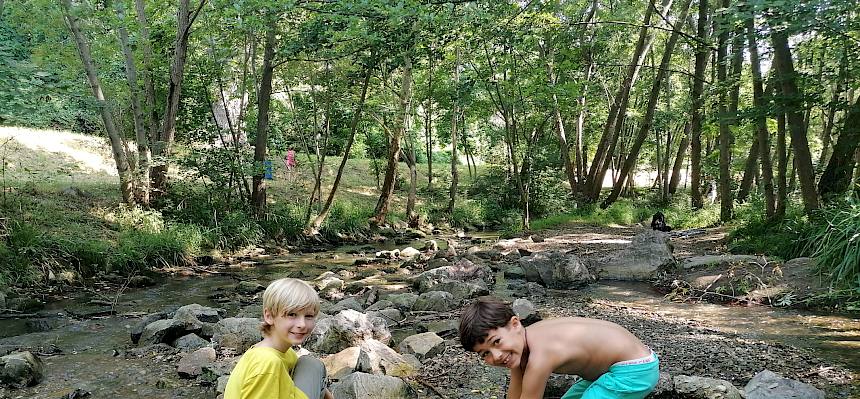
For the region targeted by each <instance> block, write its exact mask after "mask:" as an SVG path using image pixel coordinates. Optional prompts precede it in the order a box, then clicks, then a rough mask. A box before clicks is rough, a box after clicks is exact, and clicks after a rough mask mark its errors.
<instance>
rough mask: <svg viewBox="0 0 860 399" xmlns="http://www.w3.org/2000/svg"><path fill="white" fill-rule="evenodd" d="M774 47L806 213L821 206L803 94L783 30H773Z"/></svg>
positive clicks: (786, 36)
mask: <svg viewBox="0 0 860 399" xmlns="http://www.w3.org/2000/svg"><path fill="white" fill-rule="evenodd" d="M771 40H772V41H773V49H774V56H773V58H774V64H775V65H776V71H777V74H778V75H779V80H780V81H781V83H782V92H783V95H784V98H785V103H786V104H785V105H786V113H787V114H788V128H789V131H790V132H791V147H792V149H793V150H794V159H795V164H796V165H797V171H798V174H799V175H798V177H799V178H800V190H801V192H802V196H803V208H804V209H805V210H806V212H811V211H813V210H815V209H818V207H819V204H818V193H817V192H816V188H815V171H814V170H813V169H812V155H811V154H810V152H809V143H808V141H807V140H806V130H805V129H804V121H803V114H802V109H803V107H802V104H801V101H802V100H801V93H800V92H799V90H798V88H797V85H796V83H795V80H794V79H795V72H794V62H793V60H792V59H791V50H790V49H789V48H788V35H787V33H786V32H784V31H776V30H773V29H772V30H771Z"/></svg>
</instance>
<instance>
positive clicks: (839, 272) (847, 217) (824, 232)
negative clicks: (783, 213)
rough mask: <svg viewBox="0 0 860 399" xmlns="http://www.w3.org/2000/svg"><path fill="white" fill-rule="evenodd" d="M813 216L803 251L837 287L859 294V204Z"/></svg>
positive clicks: (855, 201)
mask: <svg viewBox="0 0 860 399" xmlns="http://www.w3.org/2000/svg"><path fill="white" fill-rule="evenodd" d="M816 216H817V218H816V219H815V223H814V224H813V227H812V228H811V229H810V232H809V235H808V239H807V245H806V247H805V249H806V250H807V252H810V253H811V254H812V256H814V257H815V258H816V259H817V262H818V266H819V268H820V270H821V272H822V273H823V274H825V275H827V276H829V277H830V280H831V281H832V282H833V284H834V285H835V286H836V287H837V288H841V289H851V290H855V293H854V294H855V295H860V201H857V200H851V201H849V202H847V203H843V204H838V205H836V206H832V207H828V208H823V209H821V210H820V211H819V213H818V215H816Z"/></svg>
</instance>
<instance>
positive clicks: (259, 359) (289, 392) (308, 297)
mask: <svg viewBox="0 0 860 399" xmlns="http://www.w3.org/2000/svg"><path fill="white" fill-rule="evenodd" d="M319 308H320V299H319V296H318V295H317V293H316V291H314V289H313V288H311V286H310V285H308V284H307V283H305V282H304V281H301V280H297V279H293V278H283V279H280V280H275V281H273V282H272V283H271V284H269V287H268V288H266V292H264V293H263V322H262V323H261V325H260V330H261V331H262V333H263V340H262V341H260V342H259V343H258V344H256V345H254V346H253V347H251V349H248V350H247V351H246V352H245V354H244V355H242V358H241V359H240V360H239V363H237V364H236V367H235V368H234V369H233V372H232V373H230V379H229V380H228V382H227V387H226V389H225V391H224V399H320V398H325V399H332V395H331V393H330V392H329V391H328V389H326V388H325V377H326V371H325V366H324V365H323V364H322V362H320V361H319V360H318V359H315V358H313V357H311V356H302V357H298V356H297V354H296V352H295V351H294V350H293V348H292V347H293V346H296V345H299V344H301V343H302V342H304V340H305V338H307V337H308V335H309V334H310V333H311V331H312V330H313V329H314V326H315V325H316V317H317V314H318V313H319Z"/></svg>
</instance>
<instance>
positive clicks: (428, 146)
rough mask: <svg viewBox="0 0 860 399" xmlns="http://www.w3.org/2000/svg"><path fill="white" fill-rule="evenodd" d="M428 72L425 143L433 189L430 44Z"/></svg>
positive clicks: (428, 170) (428, 186)
mask: <svg viewBox="0 0 860 399" xmlns="http://www.w3.org/2000/svg"><path fill="white" fill-rule="evenodd" d="M428 58H429V60H428V62H429V63H430V66H429V72H428V74H427V108H425V109H424V129H425V130H424V143H425V152H426V153H427V189H428V190H432V189H433V61H434V60H433V59H434V58H435V57H434V56H433V46H432V45H431V46H430V55H429V57H428Z"/></svg>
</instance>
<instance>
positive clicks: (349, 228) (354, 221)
mask: <svg viewBox="0 0 860 399" xmlns="http://www.w3.org/2000/svg"><path fill="white" fill-rule="evenodd" d="M373 210H374V209H373V208H372V207H371V206H370V205H364V204H356V203H352V202H335V203H334V205H332V208H331V212H329V215H328V217H327V218H326V220H325V223H323V225H322V227H321V228H320V233H321V234H323V235H324V236H327V237H334V236H336V235H337V234H338V233H344V234H356V233H361V232H365V231H367V230H368V227H369V226H368V224H367V221H368V219H370V217H371V216H373Z"/></svg>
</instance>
